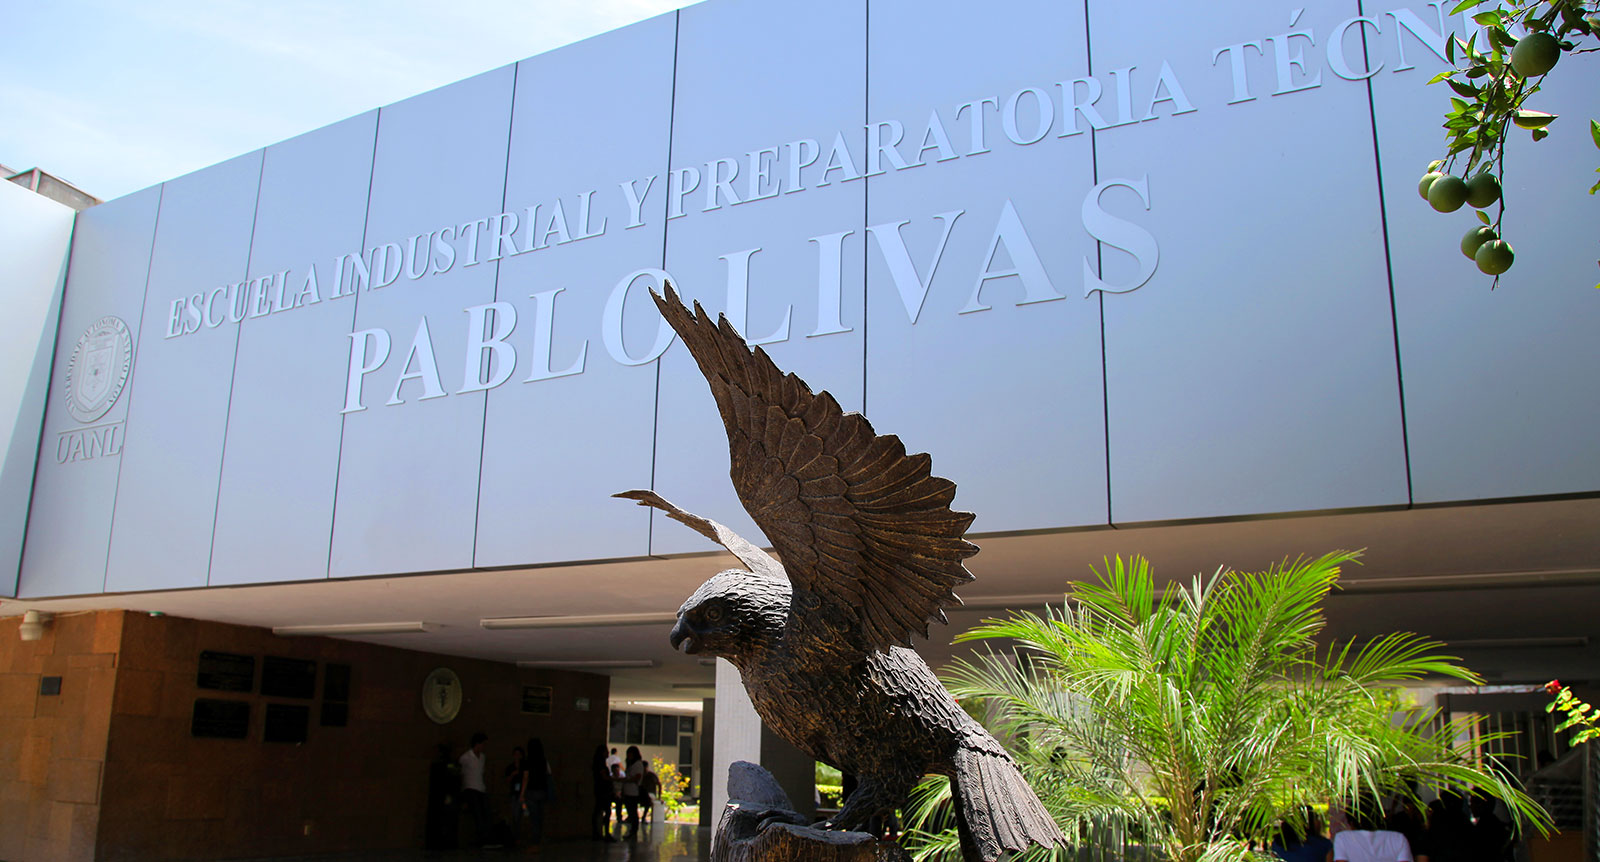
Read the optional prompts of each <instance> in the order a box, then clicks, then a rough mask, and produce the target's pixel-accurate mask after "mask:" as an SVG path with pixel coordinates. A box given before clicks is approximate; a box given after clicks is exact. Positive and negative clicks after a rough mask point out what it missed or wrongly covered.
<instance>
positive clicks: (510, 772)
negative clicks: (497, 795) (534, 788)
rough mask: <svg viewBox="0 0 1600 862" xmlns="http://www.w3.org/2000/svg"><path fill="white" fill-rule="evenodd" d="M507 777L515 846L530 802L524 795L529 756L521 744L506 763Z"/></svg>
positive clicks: (512, 834)
mask: <svg viewBox="0 0 1600 862" xmlns="http://www.w3.org/2000/svg"><path fill="white" fill-rule="evenodd" d="M505 778H506V788H507V789H508V790H509V791H510V794H511V795H510V797H509V798H508V799H507V801H506V806H507V808H509V809H510V811H511V844H510V846H512V847H515V846H516V844H517V834H518V832H519V831H520V830H519V827H520V826H521V825H522V818H523V817H525V816H527V813H528V804H527V802H526V801H525V799H524V796H523V794H524V792H525V788H526V786H527V781H528V758H527V753H526V752H525V751H523V749H522V747H521V746H517V747H516V748H513V749H511V762H510V763H507V764H506V768H505Z"/></svg>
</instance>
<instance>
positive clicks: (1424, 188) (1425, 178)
mask: <svg viewBox="0 0 1600 862" xmlns="http://www.w3.org/2000/svg"><path fill="white" fill-rule="evenodd" d="M1442 176H1444V174H1441V173H1439V172H1438V171H1428V172H1427V173H1425V174H1423V175H1422V179H1421V180H1420V181H1419V182H1418V183H1417V194H1419V195H1422V199H1423V200H1427V199H1428V187H1429V186H1431V185H1433V181H1434V180H1436V179H1438V178H1440V177H1442Z"/></svg>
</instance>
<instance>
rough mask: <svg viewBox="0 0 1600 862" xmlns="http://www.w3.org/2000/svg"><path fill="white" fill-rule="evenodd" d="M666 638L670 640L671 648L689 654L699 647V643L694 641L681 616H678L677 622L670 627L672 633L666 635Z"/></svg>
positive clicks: (696, 650)
mask: <svg viewBox="0 0 1600 862" xmlns="http://www.w3.org/2000/svg"><path fill="white" fill-rule="evenodd" d="M668 640H670V641H671V643H672V648H673V649H675V650H682V651H683V652H685V653H688V654H690V655H693V654H694V653H696V652H698V651H699V648H700V645H699V644H697V643H695V640H694V637H693V635H692V634H691V633H690V631H689V626H688V624H687V623H686V622H685V621H684V619H683V617H678V622H677V624H676V625H674V626H673V627H672V634H671V635H669V636H668Z"/></svg>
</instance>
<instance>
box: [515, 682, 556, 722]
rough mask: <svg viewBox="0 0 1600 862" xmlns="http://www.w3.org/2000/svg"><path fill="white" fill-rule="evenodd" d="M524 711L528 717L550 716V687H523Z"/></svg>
mask: <svg viewBox="0 0 1600 862" xmlns="http://www.w3.org/2000/svg"><path fill="white" fill-rule="evenodd" d="M522 711H523V712H524V713H525V714H527V715H549V714H550V686H548V685H525V686H523V687H522Z"/></svg>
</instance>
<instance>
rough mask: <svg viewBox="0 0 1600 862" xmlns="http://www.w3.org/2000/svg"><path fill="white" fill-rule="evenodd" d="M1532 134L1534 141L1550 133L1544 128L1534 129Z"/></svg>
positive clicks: (1548, 135) (1542, 138)
mask: <svg viewBox="0 0 1600 862" xmlns="http://www.w3.org/2000/svg"><path fill="white" fill-rule="evenodd" d="M1532 134H1533V139H1534V140H1536V141H1542V140H1544V139H1545V138H1548V137H1550V133H1549V132H1547V131H1545V130H1544V129H1534V130H1533V132H1532Z"/></svg>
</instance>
